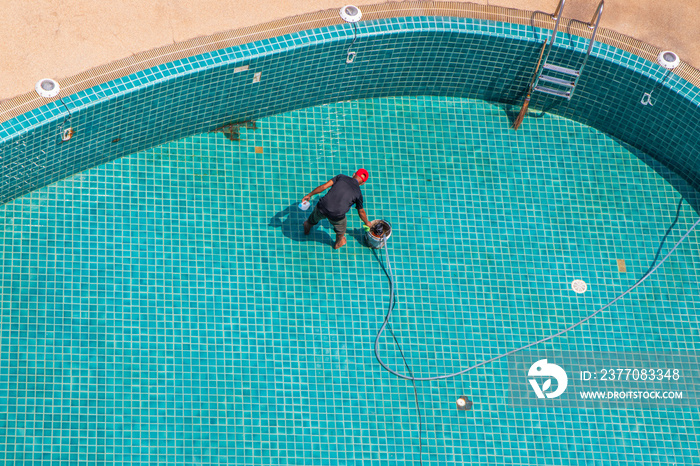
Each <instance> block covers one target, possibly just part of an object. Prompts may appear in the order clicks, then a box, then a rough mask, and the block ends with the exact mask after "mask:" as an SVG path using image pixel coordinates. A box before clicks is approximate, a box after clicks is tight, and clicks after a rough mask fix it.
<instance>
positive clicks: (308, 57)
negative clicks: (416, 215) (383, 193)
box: [0, 17, 700, 210]
mask: <svg viewBox="0 0 700 466" xmlns="http://www.w3.org/2000/svg"><path fill="white" fill-rule="evenodd" d="M548 32H549V31H547V30H541V29H537V28H531V27H528V26H523V25H516V24H509V23H497V22H491V21H484V20H475V19H465V18H451V17H404V18H393V19H387V20H376V21H369V22H362V23H360V24H359V26H358V28H357V31H356V32H355V31H354V30H353V27H352V26H351V25H339V26H332V27H328V28H323V29H316V30H310V31H302V32H299V33H294V34H289V35H285V36H280V37H276V38H272V39H269V40H263V41H259V42H254V43H249V44H245V45H241V46H236V47H231V48H227V49H222V50H218V51H215V52H211V53H206V54H202V55H198V56H194V57H190V58H187V59H182V60H179V61H175V62H171V63H167V64H164V65H161V66H157V67H154V68H150V69H148V70H145V71H140V72H137V73H134V74H132V75H129V76H127V77H125V78H122V79H118V80H115V81H111V82H108V83H105V84H102V85H99V86H96V87H93V88H90V89H88V90H86V91H81V92H78V93H75V94H72V95H68V96H65V97H63V102H60V101H54V102H50V103H48V104H47V105H45V106H43V107H41V108H39V109H36V110H34V111H31V112H28V113H26V114H23V115H20V116H19V117H16V118H14V119H12V120H9V121H6V122H4V123H2V124H1V125H0V157H1V159H0V165H1V167H0V202H3V203H4V202H7V201H9V200H12V199H15V198H17V197H19V196H21V195H22V194H25V193H27V192H30V191H32V190H34V189H37V188H39V187H42V186H46V185H48V184H51V183H52V182H55V181H57V180H60V179H63V178H65V177H67V176H69V175H71V174H74V173H77V172H81V171H83V170H86V169H88V168H91V167H94V166H97V165H100V164H103V163H105V162H107V161H110V160H113V159H115V158H118V157H121V156H124V155H127V154H131V153H135V152H137V151H140V150H143V149H146V148H149V147H153V146H156V145H158V144H161V143H164V142H167V141H171V140H177V139H180V138H182V137H185V136H187V135H192V134H197V133H201V132H206V131H211V130H214V129H215V128H217V127H220V126H222V125H224V124H227V123H231V122H243V121H246V120H253V119H257V118H261V117H264V116H269V115H274V114H279V113H282V112H286V111H289V110H292V109H296V108H305V107H311V106H315V105H319V104H324V103H330V102H338V101H345V100H352V99H362V98H374V97H387V96H399V95H440V96H448V97H469V98H476V99H483V100H487V101H491V102H499V103H503V104H504V105H503V111H504V112H509V113H511V114H512V117H514V116H515V114H517V112H518V110H519V104H520V102H521V101H522V99H523V97H524V93H525V90H526V88H527V85H528V83H529V80H530V78H531V77H532V72H533V67H534V64H535V63H536V61H537V57H538V54H539V51H540V47H541V44H542V42H543V41H544V40H545V38H546V37H547V34H548ZM355 33H356V35H357V38H356V40H355V42H354V44H353V45H352V49H353V50H354V51H356V52H357V56H356V58H355V60H354V62H353V63H351V64H348V63H346V57H347V53H348V49H349V47H350V45H351V43H352V41H353V39H354V34H355ZM557 44H558V46H557V47H556V48H555V49H554V50H553V53H552V60H551V61H553V62H556V63H560V64H566V63H569V62H572V61H576V60H581V59H582V57H583V54H584V51H585V49H586V47H587V44H588V41H587V40H586V39H582V38H579V37H575V36H569V35H566V34H563V35H562V34H560V36H559V39H558V41H557ZM256 73H260V75H259V76H260V80H259V82H255V75H256ZM645 92H651V94H652V101H653V105H646V106H644V105H642V104H641V103H640V100H641V99H642V97H643V95H644V93H645ZM699 102H700V95H699V89H698V88H696V87H694V86H692V85H691V84H690V83H688V82H687V81H685V80H683V79H682V78H679V77H678V76H676V75H674V74H668V75H667V74H666V71H665V70H664V69H663V68H662V67H660V66H659V65H657V64H655V63H651V62H649V61H647V60H644V59H642V58H639V57H636V56H634V55H632V54H630V53H628V52H625V51H622V50H620V49H616V48H614V47H611V46H608V45H606V44H601V43H597V44H596V45H595V47H594V48H593V55H592V57H591V59H590V60H589V62H588V65H587V67H586V70H585V71H584V73H583V76H582V78H581V80H580V85H579V88H578V90H577V92H576V94H575V96H574V97H573V98H572V99H571V100H570V101H565V100H563V99H558V98H555V97H550V96H543V95H535V96H533V99H532V102H531V105H530V108H531V109H533V110H537V109H544V110H547V111H549V112H552V113H557V114H560V115H562V116H565V117H567V118H570V119H573V120H577V121H580V122H582V123H584V124H586V125H589V126H592V127H594V128H597V129H599V130H601V131H604V132H606V133H608V134H610V135H612V136H613V137H615V138H619V139H620V140H621V141H622V142H624V143H626V144H629V145H630V146H632V147H634V148H636V149H638V150H641V151H643V152H645V153H646V154H649V155H650V156H651V157H653V158H654V159H656V160H657V161H658V162H660V163H661V164H663V165H665V166H667V167H668V168H670V169H671V170H673V171H674V172H676V173H678V174H680V175H681V176H682V177H683V178H684V180H685V181H687V183H689V185H690V186H692V188H694V189H695V190H697V189H698V188H699V187H700V162H698V157H697V154H698V147H700V129H699V128H700V111H698V103H699ZM64 104H65V105H64ZM69 112H70V116H69ZM67 119H69V121H67ZM525 124H527V122H526V123H525ZM69 126H71V127H72V128H73V129H74V130H75V136H74V137H73V138H72V139H71V140H70V141H68V142H62V141H61V132H62V130H63V129H65V128H67V127H69ZM681 192H683V190H681ZM684 195H686V197H688V198H689V199H688V200H689V202H691V204H692V205H694V206H695V209H696V210H698V205H699V204H698V201H697V199H696V195H697V194H696V193H695V191H694V190H693V189H690V190H686V191H685V192H684Z"/></svg>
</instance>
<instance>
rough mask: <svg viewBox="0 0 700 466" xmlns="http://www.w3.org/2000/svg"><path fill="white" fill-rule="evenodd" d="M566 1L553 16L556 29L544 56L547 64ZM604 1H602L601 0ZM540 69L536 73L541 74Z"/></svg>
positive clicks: (562, 0)
mask: <svg viewBox="0 0 700 466" xmlns="http://www.w3.org/2000/svg"><path fill="white" fill-rule="evenodd" d="M565 1H566V0H559V6H557V9H556V11H555V12H554V14H553V15H552V19H554V20H556V22H555V23H554V29H553V30H552V35H551V37H550V38H549V44H548V45H547V52H546V53H545V54H544V60H543V61H542V63H547V59H549V54H550V52H551V51H552V47H553V46H554V41H555V40H556V38H557V31H558V30H559V21H560V20H561V17H562V13H563V12H564V2H565ZM601 1H602V0H601ZM539 71H540V70H539V69H538V70H536V73H537V74H539Z"/></svg>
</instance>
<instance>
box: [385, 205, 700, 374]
mask: <svg viewBox="0 0 700 466" xmlns="http://www.w3.org/2000/svg"><path fill="white" fill-rule="evenodd" d="M682 202H683V199H681V202H680V203H679V205H678V210H677V212H676V219H675V220H674V222H673V224H672V225H671V227H669V229H668V230H667V231H666V235H664V238H663V239H662V241H661V244H660V246H659V249H658V251H657V256H656V258H654V262H652V266H651V267H650V268H649V270H647V272H646V273H645V274H644V275H643V276H642V277H641V278H640V279H639V280H637V281H636V282H635V283H634V285H632V286H630V287H629V288H627V290H625V291H624V292H623V293H621V294H620V295H618V296H617V297H615V298H614V299H612V300H611V301H610V302H608V303H607V304H606V305H604V306H603V307H601V308H600V309H598V310H597V311H595V312H593V313H592V314H590V315H588V316H586V317H584V318H583V319H581V320H579V321H578V322H576V323H574V324H572V325H570V326H569V327H567V328H565V329H563V330H561V331H559V332H557V333H555V334H553V335H550V336H548V337H545V338H542V339H540V340H537V341H535V342H532V343H528V344H527V345H524V346H521V347H519V348H516V349H513V350H510V351H508V352H506V353H503V354H500V355H498V356H495V357H493V358H490V359H487V360H485V361H482V362H480V363H478V364H474V365H473V366H469V367H467V368H466V369H462V370H460V371H458V372H454V373H451V374H444V375H438V376H433V377H414V376H413V374H412V373H411V374H410V375H405V374H401V373H400V372H397V371H395V370H393V369H391V368H390V367H389V366H388V365H387V364H386V363H385V362H384V361H383V360H382V358H381V357H380V356H379V340H380V338H381V336H382V334H383V333H384V330H385V329H386V327H387V325H388V324H389V319H390V318H391V313H392V311H393V310H394V294H393V289H394V277H393V274H392V272H391V263H390V262H389V250H388V248H387V246H386V244H385V245H384V252H385V255H386V270H385V273H387V276H388V277H389V282H390V288H391V294H390V297H389V307H388V310H387V313H386V315H385V317H384V323H383V324H382V326H381V327H380V329H379V331H378V332H377V336H376V338H375V339H374V356H375V357H376V358H377V361H379V364H380V365H381V366H382V367H383V368H384V369H385V370H386V371H387V372H389V373H391V374H393V375H395V376H397V377H399V378H402V379H405V380H411V381H432V380H442V379H449V378H452V377H457V376H458V375H462V374H465V373H467V372H470V371H472V370H474V369H476V368H477V367H481V366H483V365H486V364H488V363H490V362H493V361H497V360H499V359H502V358H505V357H506V356H510V355H511V354H514V353H518V352H520V351H522V350H525V349H527V348H530V347H532V346H535V345H538V344H540V343H544V342H546V341H549V340H552V339H554V338H556V337H558V336H560V335H563V334H565V333H566V332H568V331H570V330H573V329H574V328H576V327H578V326H579V325H581V324H583V323H585V322H587V321H588V320H590V319H592V318H593V317H595V316H596V315H598V314H600V313H601V312H603V311H604V310H605V309H607V308H609V307H610V306H612V305H613V304H615V303H616V302H617V301H619V300H620V299H622V298H624V297H625V296H627V295H628V294H629V293H631V292H632V291H633V290H635V289H636V288H637V287H638V286H639V285H641V284H642V283H643V282H644V281H645V280H646V279H647V278H649V277H650V276H651V275H652V274H653V273H654V272H656V270H657V269H658V268H659V267H661V265H663V263H664V262H666V260H667V259H668V258H669V257H671V255H672V254H673V253H674V252H675V251H676V249H678V247H679V246H680V245H681V243H682V242H683V241H684V240H685V239H686V238H687V237H688V235H690V233H692V231H693V230H694V229H695V228H696V227H697V226H698V224H700V218H698V220H697V221H696V222H695V223H694V224H693V225H692V226H691V227H690V229H688V231H687V232H686V233H685V234H684V235H683V236H681V238H680V239H679V240H678V241H677V242H676V244H675V245H674V246H673V247H672V248H671V250H670V251H669V252H668V253H667V254H666V255H665V256H664V257H663V258H662V259H661V261H659V263H658V264H656V265H653V264H654V263H655V262H656V260H657V259H658V256H659V254H660V252H661V247H662V246H663V243H664V242H665V241H666V237H667V236H668V234H669V233H670V231H671V228H673V226H674V225H675V224H676V223H677V221H678V216H679V215H680V208H681V204H682Z"/></svg>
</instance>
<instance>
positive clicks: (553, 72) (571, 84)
mask: <svg viewBox="0 0 700 466" xmlns="http://www.w3.org/2000/svg"><path fill="white" fill-rule="evenodd" d="M564 1H565V0H560V1H559V6H558V7H557V10H556V11H555V12H554V14H553V15H552V19H555V20H556V23H555V24H554V30H553V31H552V35H551V37H550V40H549V45H548V46H547V50H546V53H545V57H544V60H543V61H542V66H540V67H539V68H538V70H537V72H536V75H535V81H534V87H533V88H532V90H533V91H537V92H542V93H545V94H550V95H553V96H557V97H563V98H565V99H566V100H569V99H571V97H572V96H573V95H574V91H575V90H576V85H577V84H578V80H579V78H580V77H581V73H582V72H583V68H584V67H585V66H586V62H587V61H588V57H590V56H591V50H592V49H593V43H594V42H595V35H596V33H597V32H598V24H599V23H600V17H601V16H602V15H603V3H604V0H600V3H599V4H598V8H596V11H595V13H594V14H593V18H591V22H590V23H588V28H589V29H592V30H593V33H592V34H591V40H590V41H589V43H588V50H587V51H586V57H585V58H584V59H583V63H581V66H580V67H579V68H578V69H573V68H568V67H564V66H560V65H555V64H553V63H550V62H549V61H548V60H549V54H550V53H551V51H552V46H553V45H554V41H555V40H556V37H557V30H558V29H559V20H560V19H561V17H562V13H563V10H564ZM545 73H546V74H545Z"/></svg>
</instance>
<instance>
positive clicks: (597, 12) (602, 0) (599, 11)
mask: <svg viewBox="0 0 700 466" xmlns="http://www.w3.org/2000/svg"><path fill="white" fill-rule="evenodd" d="M604 3H605V0H600V3H599V4H598V8H596V10H595V13H593V18H591V22H590V23H588V29H593V20H594V19H595V20H596V22H595V28H596V29H598V23H599V22H600V17H601V16H603V4H604ZM596 18H597V19H596Z"/></svg>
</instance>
